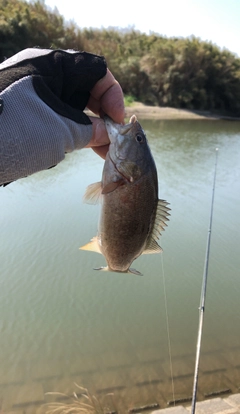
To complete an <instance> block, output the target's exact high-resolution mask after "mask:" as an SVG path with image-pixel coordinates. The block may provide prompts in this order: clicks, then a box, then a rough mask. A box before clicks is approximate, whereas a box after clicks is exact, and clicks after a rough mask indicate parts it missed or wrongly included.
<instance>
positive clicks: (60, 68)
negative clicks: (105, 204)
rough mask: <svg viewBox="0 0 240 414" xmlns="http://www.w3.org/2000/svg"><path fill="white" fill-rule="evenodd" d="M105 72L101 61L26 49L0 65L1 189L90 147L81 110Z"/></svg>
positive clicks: (89, 133) (69, 53)
mask: <svg viewBox="0 0 240 414" xmlns="http://www.w3.org/2000/svg"><path fill="white" fill-rule="evenodd" d="M106 71H107V67H106V62H105V60H104V58H103V57H100V56H96V55H93V54H90V53H86V52H74V51H63V50H43V49H26V50H23V51H22V52H20V53H18V54H17V55H14V56H13V57H12V58H10V59H7V60H6V61H4V62H3V63H2V64H0V126H1V127H0V185H1V184H4V183H7V182H11V181H14V180H16V179H18V178H21V177H24V176H27V175H30V174H32V173H34V172H36V171H40V170H43V169H47V168H50V167H52V166H54V165H56V164H57V163H59V162H60V161H61V160H62V159H63V158H64V154H65V153H66V152H71V151H73V150H74V149H80V148H83V147H85V146H86V145H87V144H88V142H89V141H90V138H91V136H92V127H91V121H90V119H89V118H88V117H87V115H86V114H85V113H83V110H84V108H85V107H86V105H87V102H88V99H89V96H90V90H91V89H92V88H93V87H94V85H95V84H96V82H97V81H98V80H100V79H101V78H102V77H103V76H104V75H105V74H106Z"/></svg>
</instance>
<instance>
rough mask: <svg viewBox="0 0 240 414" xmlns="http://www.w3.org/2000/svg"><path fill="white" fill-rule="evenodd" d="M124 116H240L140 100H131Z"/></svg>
mask: <svg viewBox="0 0 240 414" xmlns="http://www.w3.org/2000/svg"><path fill="white" fill-rule="evenodd" d="M85 113H86V114H87V115H88V116H95V114H93V113H92V112H91V111H89V110H88V109H87V110H85ZM125 114H126V118H130V117H131V116H132V115H136V116H137V117H138V118H139V119H159V120H173V119H175V120H180V119H183V120H184V119H185V120H188V119H189V120H191V119H196V120H204V119H205V120H216V121H217V120H227V121H240V117H231V116H224V115H220V114H213V113H211V112H210V111H190V110H188V109H176V108H170V107H160V106H148V105H144V104H143V103H141V102H133V103H132V104H131V105H129V106H126V107H125Z"/></svg>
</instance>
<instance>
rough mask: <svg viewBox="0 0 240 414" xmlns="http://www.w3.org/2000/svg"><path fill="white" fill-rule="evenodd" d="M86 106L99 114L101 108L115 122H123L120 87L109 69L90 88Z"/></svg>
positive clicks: (123, 113)
mask: <svg viewBox="0 0 240 414" xmlns="http://www.w3.org/2000/svg"><path fill="white" fill-rule="evenodd" d="M87 106H88V108H89V109H91V110H92V111H93V112H94V113H98V114H99V113H100V111H101V110H102V111H104V112H105V113H106V114H107V115H109V116H110V118H112V119H113V120H114V121H115V122H117V123H123V122H124V115H125V112H124V101H123V92H122V88H121V87H120V85H119V83H118V82H117V80H116V79H115V78H114V76H113V75H112V73H111V72H110V71H109V70H107V74H106V75H105V76H104V77H103V78H102V79H100V80H99V81H98V82H97V83H96V85H95V86H94V88H93V89H92V90H91V97H90V99H89V102H88V105H87Z"/></svg>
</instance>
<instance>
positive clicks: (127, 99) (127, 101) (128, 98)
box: [124, 95, 136, 106]
mask: <svg viewBox="0 0 240 414" xmlns="http://www.w3.org/2000/svg"><path fill="white" fill-rule="evenodd" d="M135 101H136V99H135V97H134V96H132V95H124V106H131V105H132V103H133V102H135Z"/></svg>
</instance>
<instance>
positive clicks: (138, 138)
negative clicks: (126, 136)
mask: <svg viewBox="0 0 240 414" xmlns="http://www.w3.org/2000/svg"><path fill="white" fill-rule="evenodd" d="M136 141H137V142H143V136H142V135H140V134H137V135H136Z"/></svg>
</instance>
